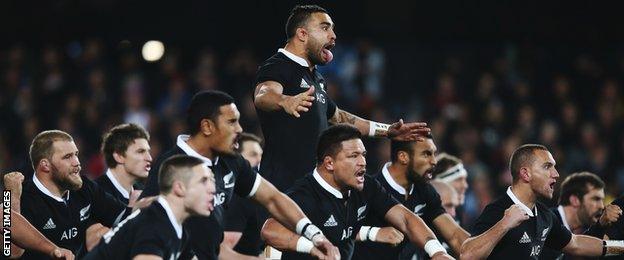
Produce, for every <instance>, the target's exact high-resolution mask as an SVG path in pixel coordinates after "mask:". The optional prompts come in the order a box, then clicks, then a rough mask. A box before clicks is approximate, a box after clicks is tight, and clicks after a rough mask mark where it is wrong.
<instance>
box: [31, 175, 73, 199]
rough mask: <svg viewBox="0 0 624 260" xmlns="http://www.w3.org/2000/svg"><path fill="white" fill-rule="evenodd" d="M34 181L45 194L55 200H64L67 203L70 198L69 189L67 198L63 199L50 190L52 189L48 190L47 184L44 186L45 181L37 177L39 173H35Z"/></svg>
mask: <svg viewBox="0 0 624 260" xmlns="http://www.w3.org/2000/svg"><path fill="white" fill-rule="evenodd" d="M33 182H34V183H35V186H36V187H37V188H38V189H39V190H40V191H41V192H43V194H45V195H48V196H49V197H50V198H53V199H54V200H56V201H58V202H63V203H65V202H66V200H69V191H66V193H65V194H67V196H66V197H67V198H65V199H63V198H61V197H59V196H56V195H54V194H52V192H50V190H48V188H46V187H45V186H43V183H41V181H39V179H37V173H36V172H35V173H33Z"/></svg>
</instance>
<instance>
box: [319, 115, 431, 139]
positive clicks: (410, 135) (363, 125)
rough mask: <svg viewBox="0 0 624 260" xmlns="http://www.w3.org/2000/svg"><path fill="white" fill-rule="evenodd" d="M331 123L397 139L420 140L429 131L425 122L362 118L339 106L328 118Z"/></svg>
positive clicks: (368, 133)
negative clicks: (385, 121) (382, 120)
mask: <svg viewBox="0 0 624 260" xmlns="http://www.w3.org/2000/svg"><path fill="white" fill-rule="evenodd" d="M329 122H330V123H331V124H349V125H353V126H355V127H356V128H357V129H358V130H360V132H361V133H362V135H364V136H370V137H387V138H390V139H393V140H398V141H413V140H421V141H423V140H424V139H423V138H422V137H423V136H426V135H427V134H429V133H430V132H431V129H429V128H428V127H427V123H419V122H414V123H404V122H403V119H400V120H399V121H398V122H395V123H393V124H390V125H389V124H384V123H379V122H375V121H372V120H367V119H363V118H361V117H358V116H356V115H354V114H351V113H349V112H347V111H344V110H342V109H340V108H336V112H335V113H334V116H333V117H332V118H330V119H329Z"/></svg>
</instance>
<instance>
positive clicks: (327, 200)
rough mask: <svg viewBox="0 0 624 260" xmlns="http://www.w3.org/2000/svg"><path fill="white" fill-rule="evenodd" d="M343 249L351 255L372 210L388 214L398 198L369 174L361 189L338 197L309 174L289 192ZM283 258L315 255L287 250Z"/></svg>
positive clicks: (345, 257) (345, 255) (348, 255)
mask: <svg viewBox="0 0 624 260" xmlns="http://www.w3.org/2000/svg"><path fill="white" fill-rule="evenodd" d="M287 194H288V195H289V196H290V197H291V198H292V199H293V200H294V201H295V202H296V203H297V204H298V205H299V207H301V209H302V210H303V212H304V213H305V214H306V216H308V218H309V219H310V221H312V223H314V224H315V225H316V226H317V227H319V228H320V229H321V230H322V231H323V234H325V236H326V237H327V239H329V241H330V242H332V244H334V245H335V246H336V247H338V249H339V250H340V255H341V259H345V260H348V259H351V256H352V254H353V248H354V241H355V236H356V235H357V231H358V230H359V229H360V227H361V226H362V224H363V220H364V218H365V217H366V216H367V215H368V214H369V212H376V213H377V214H381V215H385V214H386V212H388V210H390V208H392V207H393V206H395V205H397V204H398V203H399V202H398V201H396V199H394V198H393V197H392V196H391V195H390V194H388V193H387V192H386V191H385V189H384V188H383V187H382V186H381V184H379V182H377V181H376V180H375V179H373V178H371V177H368V176H366V177H365V180H364V189H363V190H362V191H361V192H358V191H355V190H352V191H351V192H350V194H349V196H348V197H347V198H343V199H341V198H337V197H336V196H334V195H333V194H332V193H330V192H328V191H327V190H326V189H324V188H323V187H322V186H321V185H320V184H319V183H318V182H317V181H316V179H315V178H314V177H313V175H312V174H309V175H306V176H305V177H304V178H303V179H301V180H299V181H297V182H296V184H295V186H294V187H293V188H292V189H291V190H289V192H288V193H287ZM282 259H312V257H311V256H310V255H308V254H300V253H297V252H290V251H287V252H283V253H282Z"/></svg>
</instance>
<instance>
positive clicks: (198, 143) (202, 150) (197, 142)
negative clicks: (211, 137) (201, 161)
mask: <svg viewBox="0 0 624 260" xmlns="http://www.w3.org/2000/svg"><path fill="white" fill-rule="evenodd" d="M202 139H205V138H204V137H202V136H199V135H192V136H191V137H189V139H188V141H186V144H188V145H189V146H190V147H191V149H193V151H195V152H197V153H198V154H201V155H202V156H204V157H206V158H208V159H210V160H212V161H214V157H216V156H215V155H214V153H213V152H212V149H210V145H209V143H208V140H202Z"/></svg>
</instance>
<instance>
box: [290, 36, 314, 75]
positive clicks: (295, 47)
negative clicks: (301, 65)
mask: <svg viewBox="0 0 624 260" xmlns="http://www.w3.org/2000/svg"><path fill="white" fill-rule="evenodd" d="M284 49H285V50H287V51H288V52H290V53H292V54H294V55H297V56H298V57H300V58H302V59H304V60H306V61H307V62H308V69H309V70H310V71H312V70H313V69H314V65H312V62H310V59H308V55H306V50H305V45H303V43H301V44H296V43H293V42H288V43H286V46H284Z"/></svg>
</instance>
